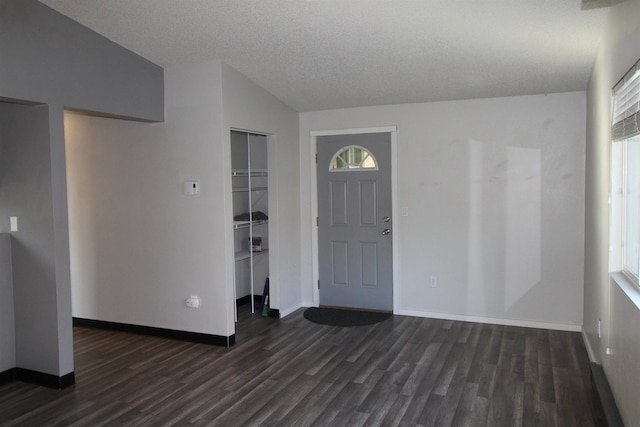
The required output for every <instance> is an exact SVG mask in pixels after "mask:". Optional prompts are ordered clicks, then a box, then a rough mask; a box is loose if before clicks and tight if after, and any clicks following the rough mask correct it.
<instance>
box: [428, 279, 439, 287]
mask: <svg viewBox="0 0 640 427" xmlns="http://www.w3.org/2000/svg"><path fill="white" fill-rule="evenodd" d="M429 286H431V287H432V288H437V287H438V278H437V277H436V276H431V278H430V279H429Z"/></svg>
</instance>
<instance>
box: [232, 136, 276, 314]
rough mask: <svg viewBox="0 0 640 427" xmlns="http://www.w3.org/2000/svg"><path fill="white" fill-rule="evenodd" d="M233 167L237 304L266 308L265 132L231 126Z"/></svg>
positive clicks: (267, 230) (267, 226)
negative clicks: (245, 130) (264, 303)
mask: <svg viewBox="0 0 640 427" xmlns="http://www.w3.org/2000/svg"><path fill="white" fill-rule="evenodd" d="M231 168H232V171H231V174H232V192H233V230H234V231H233V234H234V260H235V272H234V282H235V298H236V304H237V306H240V305H243V304H251V313H255V312H256V311H257V310H262V309H263V302H264V296H263V293H264V290H265V284H266V283H268V277H269V212H268V207H269V197H268V165H267V137H266V135H259V134H254V133H250V132H244V131H237V130H232V131H231ZM267 308H268V307H267ZM236 320H237V314H236Z"/></svg>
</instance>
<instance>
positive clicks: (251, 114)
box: [65, 61, 300, 336]
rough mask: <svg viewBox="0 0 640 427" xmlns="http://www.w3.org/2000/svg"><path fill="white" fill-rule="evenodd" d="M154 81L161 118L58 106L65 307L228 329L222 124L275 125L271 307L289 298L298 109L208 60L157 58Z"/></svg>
mask: <svg viewBox="0 0 640 427" xmlns="http://www.w3.org/2000/svg"><path fill="white" fill-rule="evenodd" d="M165 90H166V98H165V103H166V108H167V110H166V121H165V122H164V123H157V124H146V123H137V122H128V121H122V120H114V119H105V118H96V117H88V116H81V115H77V114H73V113H67V114H66V118H65V130H66V150H67V171H68V179H67V181H68V187H69V224H70V229H71V230H70V240H71V254H72V256H71V269H72V280H71V282H72V298H73V315H74V316H75V317H80V318H88V319H95V320H105V321H112V322H119V323H127V324H134V325H145V326H153V327H160V328H168V329H175V330H182V331H191V332H201V333H207V334H213V335H220V336H230V335H232V334H234V333H235V323H234V315H233V314H234V303H235V302H234V299H233V234H232V228H231V224H232V223H233V220H232V212H231V211H232V198H231V197H232V193H231V182H230V179H231V165H230V140H229V138H230V133H229V129H230V128H231V127H236V128H241V129H248V130H254V131H259V132H265V133H270V134H273V135H275V138H274V139H273V140H272V141H271V142H269V144H271V145H273V147H272V148H273V150H270V154H269V164H270V165H273V171H274V172H275V173H273V174H272V176H270V178H269V179H270V186H271V187H270V190H269V200H270V201H271V200H272V199H273V200H274V201H275V203H274V209H275V212H269V216H270V243H271V247H270V254H269V258H270V260H271V265H272V266H273V271H272V272H270V274H271V275H272V276H274V279H275V280H274V281H273V283H272V293H274V295H273V300H272V304H271V307H272V308H280V307H282V305H281V304H283V303H284V304H286V305H285V306H284V307H291V306H296V307H299V305H300V286H299V282H300V268H299V251H298V250H297V247H298V246H297V245H298V244H299V243H298V242H299V234H298V233H299V229H300V227H299V219H298V215H299V209H298V206H299V204H298V203H299V202H298V194H299V187H298V180H297V174H298V172H297V168H298V115H297V113H296V112H294V111H293V110H291V109H290V108H288V107H287V106H286V105H284V104H283V103H281V102H280V101H278V100H277V99H276V98H275V97H273V96H272V95H270V94H269V93H268V92H266V91H264V89H262V88H260V87H258V86H256V85H255V84H253V83H252V82H250V81H249V80H247V79H246V78H245V77H244V76H242V75H240V74H239V73H237V72H236V71H235V70H233V69H231V68H230V67H227V66H224V65H222V64H221V63H220V62H218V61H213V62H208V63H204V64H193V65H184V66H176V67H171V68H168V69H167V70H166V72H165ZM223 106H224V111H223ZM285 177H286V178H287V179H285ZM289 178H292V179H291V180H290V179H289ZM186 180H197V181H199V182H200V183H201V194H200V196H198V197H187V196H185V195H183V194H182V190H183V188H182V185H183V183H184V181H186ZM292 230H293V231H292ZM190 295H198V296H199V297H200V298H201V301H202V305H201V308H199V309H198V310H191V309H187V308H185V306H184V300H185V299H186V298H187V297H189V296H190Z"/></svg>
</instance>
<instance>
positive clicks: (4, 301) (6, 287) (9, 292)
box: [0, 139, 16, 373]
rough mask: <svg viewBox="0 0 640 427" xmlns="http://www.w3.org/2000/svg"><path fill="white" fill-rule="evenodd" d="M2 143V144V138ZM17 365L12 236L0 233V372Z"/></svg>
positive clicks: (0, 149) (0, 142) (0, 141)
mask: <svg viewBox="0 0 640 427" xmlns="http://www.w3.org/2000/svg"><path fill="white" fill-rule="evenodd" d="M0 144H2V140H1V139H0ZM1 151H2V148H1V147H0V152H1ZM0 187H1V184H0ZM15 366H16V337H15V321H14V318H13V280H12V278H11V236H10V235H9V234H0V373H2V372H5V371H7V370H9V369H12V368H15Z"/></svg>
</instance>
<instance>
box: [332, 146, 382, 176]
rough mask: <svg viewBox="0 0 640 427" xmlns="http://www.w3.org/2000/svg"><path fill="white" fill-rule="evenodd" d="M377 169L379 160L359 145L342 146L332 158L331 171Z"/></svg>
mask: <svg viewBox="0 0 640 427" xmlns="http://www.w3.org/2000/svg"><path fill="white" fill-rule="evenodd" d="M363 169H365V170H377V169H378V162H376V158H375V157H373V154H371V153H370V152H369V151H367V150H366V149H365V148H363V147H360V146H358V145H350V146H348V147H344V148H341V149H340V150H338V152H337V153H336V154H335V155H334V156H333V158H332V159H331V164H330V166H329V170H330V171H331V172H342V171H357V170H363Z"/></svg>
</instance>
